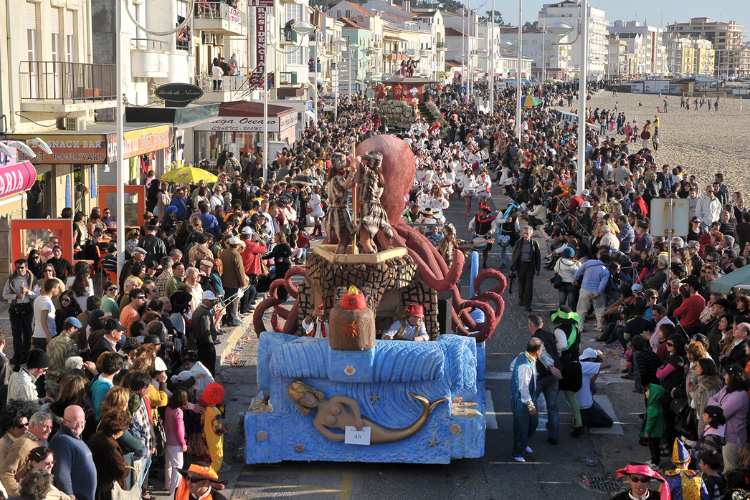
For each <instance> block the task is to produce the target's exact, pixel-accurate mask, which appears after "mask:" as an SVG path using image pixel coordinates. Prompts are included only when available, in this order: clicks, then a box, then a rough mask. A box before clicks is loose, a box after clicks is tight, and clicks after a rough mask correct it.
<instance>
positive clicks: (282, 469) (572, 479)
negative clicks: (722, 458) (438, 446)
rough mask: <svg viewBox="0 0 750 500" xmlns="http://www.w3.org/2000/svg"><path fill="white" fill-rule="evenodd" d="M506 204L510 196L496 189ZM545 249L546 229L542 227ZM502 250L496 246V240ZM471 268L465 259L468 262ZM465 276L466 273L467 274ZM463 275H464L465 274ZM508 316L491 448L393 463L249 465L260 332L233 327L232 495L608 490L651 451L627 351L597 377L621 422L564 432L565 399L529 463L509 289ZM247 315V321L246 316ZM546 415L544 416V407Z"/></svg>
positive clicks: (459, 207)
mask: <svg viewBox="0 0 750 500" xmlns="http://www.w3.org/2000/svg"><path fill="white" fill-rule="evenodd" d="M495 202H496V205H498V207H500V208H504V206H505V204H504V200H502V199H500V198H499V197H497V196H496V197H495ZM447 217H448V219H449V220H450V221H451V222H453V223H454V224H455V225H456V227H457V229H458V231H459V236H460V237H462V238H470V235H469V234H468V232H467V227H466V226H467V223H468V221H465V220H464V214H463V204H462V203H461V202H459V201H454V202H453V203H452V207H451V208H450V209H449V210H448V211H447ZM539 236H540V239H539V241H540V244H541V245H542V250H543V253H544V252H545V249H546V242H545V240H544V235H543V234H540V235H539ZM493 250H496V249H493ZM498 264H499V256H498V254H493V255H491V258H490V265H498ZM467 267H468V266H467ZM550 276H551V273H550V272H548V271H544V270H543V271H542V275H541V277H540V278H538V280H537V282H536V288H535V305H534V309H535V311H537V312H540V313H542V315H543V316H544V317H545V318H547V317H548V313H549V312H550V311H551V310H552V309H553V308H554V307H555V305H556V300H555V297H556V292H555V290H554V289H553V288H552V287H551V286H550V285H549V278H550ZM464 278H466V276H464ZM465 281H466V280H465V279H464V280H463V282H464V283H465ZM506 303H507V305H508V308H507V309H506V314H505V318H504V319H503V322H502V323H501V325H500V326H499V328H498V330H497V332H495V335H494V336H493V337H492V339H491V340H490V341H489V345H488V348H487V356H488V359H487V368H488V377H487V378H488V381H487V390H488V391H489V392H490V396H491V398H492V401H493V406H494V412H488V415H487V417H488V418H487V424H488V431H487V443H486V455H485V457H484V458H483V459H481V460H462V461H457V462H454V463H452V464H450V465H432V466H424V465H392V464H339V463H283V464H276V465H262V466H254V465H243V462H242V457H241V446H242V445H241V443H242V442H243V440H242V436H241V413H242V411H244V409H245V408H246V407H247V405H248V404H249V402H250V398H251V397H252V395H253V394H254V393H255V389H256V386H255V357H254V354H255V347H256V345H257V341H256V339H255V335H254V333H253V332H252V331H251V330H249V329H246V327H245V326H244V325H243V327H240V328H238V329H237V330H235V332H234V333H232V334H230V337H229V339H228V341H227V342H225V343H224V344H223V345H222V347H224V352H223V355H222V359H223V362H224V365H225V366H224V368H223V371H222V378H223V380H224V382H225V384H227V389H228V392H229V394H230V401H229V408H228V412H227V415H228V421H229V423H230V426H231V427H232V430H231V434H230V436H228V437H227V445H226V452H225V453H226V456H227V457H230V458H229V460H228V461H229V464H228V466H229V467H228V468H227V469H226V470H225V471H224V476H225V479H226V480H227V481H228V486H229V488H228V491H227V493H229V494H230V495H231V498H232V499H236V500H239V499H245V498H305V499H335V498H341V499H348V498H356V499H401V498H403V499H407V498H408V499H415V498H472V499H500V498H502V499H515V498H518V499H521V498H524V499H528V498H551V497H552V496H553V495H554V496H555V497H556V498H558V499H560V500H562V499H581V498H605V497H606V495H605V494H604V493H605V492H609V493H610V494H611V492H612V491H613V490H612V489H611V488H616V487H617V484H618V483H617V482H616V481H612V478H611V475H610V474H609V473H611V472H612V471H613V470H614V469H615V468H617V467H619V466H620V465H622V464H623V463H625V462H626V461H627V460H636V459H640V460H644V461H645V460H647V458H648V452H647V449H646V448H642V447H640V446H638V438H637V433H638V429H639V425H640V420H639V419H638V417H637V413H638V412H640V411H641V408H642V403H641V402H640V401H639V398H638V396H637V395H636V394H634V393H633V385H632V382H631V381H627V380H623V379H621V378H620V376H619V370H620V357H621V351H619V350H613V351H609V352H608V362H607V364H606V366H608V368H607V369H606V370H603V372H606V373H603V375H602V376H601V377H600V384H599V387H600V393H599V395H598V396H597V398H598V399H599V401H600V403H602V404H603V405H604V406H605V407H606V405H608V404H611V406H612V407H613V408H614V412H615V415H616V417H617V418H616V420H617V422H618V423H617V424H616V425H615V427H614V428H613V429H608V430H606V432H604V433H597V434H593V433H590V434H589V433H587V434H586V435H584V436H583V437H581V438H580V439H573V438H571V437H569V436H568V433H569V431H570V429H571V425H570V420H571V416H570V412H569V410H568V408H567V406H566V404H565V403H564V402H562V398H561V402H560V405H561V412H562V416H561V419H562V430H561V439H560V444H559V445H557V446H552V445H550V444H548V443H547V442H546V432H545V431H544V429H543V425H541V426H540V432H539V433H538V434H537V436H535V438H534V440H533V441H532V447H533V448H534V450H535V454H534V455H533V459H532V460H529V461H528V462H527V463H525V464H517V463H514V462H512V461H511V460H510V443H511V439H512V420H511V415H510V405H509V399H508V390H509V385H510V382H509V373H508V370H509V364H510V361H511V360H512V358H513V356H515V355H516V354H517V353H518V352H520V351H521V350H522V349H523V348H524V346H525V342H526V339H527V337H528V330H527V328H526V315H527V314H526V311H524V310H523V309H520V308H518V307H517V306H516V303H517V299H516V297H510V296H508V295H506ZM247 323H248V322H247V321H246V324H247ZM589 345H592V346H594V347H597V348H602V345H601V344H597V343H596V342H594V341H593V334H592V333H588V332H587V333H585V334H584V340H583V345H582V346H581V350H583V348H585V347H587V346H589ZM542 420H544V415H542Z"/></svg>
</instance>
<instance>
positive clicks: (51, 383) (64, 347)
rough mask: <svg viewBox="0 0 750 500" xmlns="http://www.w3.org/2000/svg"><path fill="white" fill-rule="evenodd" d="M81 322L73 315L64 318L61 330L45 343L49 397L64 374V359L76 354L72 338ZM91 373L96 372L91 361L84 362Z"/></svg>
mask: <svg viewBox="0 0 750 500" xmlns="http://www.w3.org/2000/svg"><path fill="white" fill-rule="evenodd" d="M81 327H82V325H81V322H80V321H78V320H77V319H76V318H74V317H70V318H66V319H65V322H64V323H63V330H62V331H61V332H60V333H59V334H58V335H57V336H56V337H55V338H53V339H52V340H50V341H49V344H48V345H47V354H48V355H49V369H48V370H47V374H46V376H45V377H44V381H45V389H46V393H47V395H48V396H50V397H56V396H57V390H58V382H59V381H60V378H61V377H62V376H63V375H64V374H65V371H66V370H65V361H66V360H67V359H68V358H70V357H71V356H78V343H77V341H76V339H75V338H74V337H75V335H76V334H77V333H79V331H80V330H81ZM84 366H85V367H86V369H88V370H89V371H90V372H91V373H92V374H94V375H95V374H96V367H95V366H94V364H93V363H91V362H90V361H89V362H86V363H85V364H84Z"/></svg>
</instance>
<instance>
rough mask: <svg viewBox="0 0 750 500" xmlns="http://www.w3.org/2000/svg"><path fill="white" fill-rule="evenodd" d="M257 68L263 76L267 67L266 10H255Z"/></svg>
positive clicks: (261, 8)
mask: <svg viewBox="0 0 750 500" xmlns="http://www.w3.org/2000/svg"><path fill="white" fill-rule="evenodd" d="M255 66H256V69H258V70H260V71H259V72H260V73H261V74H262V73H263V72H264V68H265V66H266V8H265V7H258V8H257V9H255Z"/></svg>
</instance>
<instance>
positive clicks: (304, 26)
mask: <svg viewBox="0 0 750 500" xmlns="http://www.w3.org/2000/svg"><path fill="white" fill-rule="evenodd" d="M267 15H268V14H267V13H266V9H263V17H264V20H263V25H266V24H267ZM292 29H293V30H294V32H295V33H297V34H298V35H300V45H295V47H294V49H293V50H291V51H289V52H284V51H282V50H279V49H277V48H276V47H275V46H274V44H272V43H269V42H268V27H267V26H266V31H265V34H264V36H265V39H266V47H273V49H274V50H275V51H276V52H280V53H281V54H283V55H287V54H291V53H292V52H294V51H295V50H297V49H299V48H300V47H302V39H304V37H305V36H307V35H309V34H311V33H313V32H314V31H315V26H313V25H312V24H310V23H306V22H304V21H303V22H301V23H296V22H295V23H294V24H293V25H292ZM315 55H316V57H317V53H316V54H315ZM275 60H276V58H275V57H274V61H275ZM315 69H316V70H317V66H316V68H315ZM275 70H276V68H274V71H275ZM276 73H278V71H275V73H274V87H275V86H276ZM316 74H317V73H316ZM316 85H317V82H316ZM268 92H269V89H268V61H266V64H264V65H263V182H266V181H268V169H269V166H270V163H269V160H270V158H269V156H270V155H269V151H268ZM315 96H316V99H317V89H316V92H315Z"/></svg>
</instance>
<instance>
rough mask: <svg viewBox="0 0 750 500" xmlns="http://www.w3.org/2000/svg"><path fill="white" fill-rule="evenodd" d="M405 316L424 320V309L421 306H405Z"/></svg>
mask: <svg viewBox="0 0 750 500" xmlns="http://www.w3.org/2000/svg"><path fill="white" fill-rule="evenodd" d="M406 314H408V315H409V316H416V317H417V318H420V319H422V318H424V307H422V305H421V304H409V305H408V306H406Z"/></svg>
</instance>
